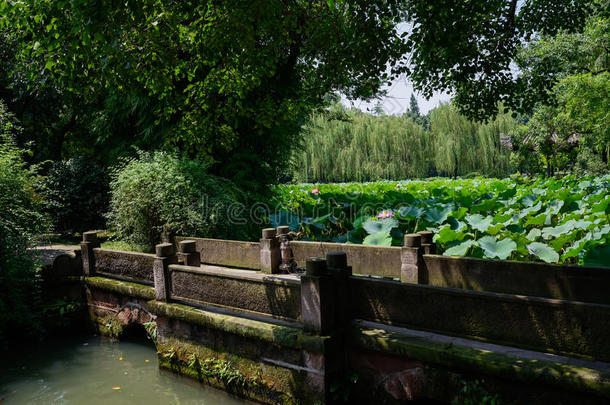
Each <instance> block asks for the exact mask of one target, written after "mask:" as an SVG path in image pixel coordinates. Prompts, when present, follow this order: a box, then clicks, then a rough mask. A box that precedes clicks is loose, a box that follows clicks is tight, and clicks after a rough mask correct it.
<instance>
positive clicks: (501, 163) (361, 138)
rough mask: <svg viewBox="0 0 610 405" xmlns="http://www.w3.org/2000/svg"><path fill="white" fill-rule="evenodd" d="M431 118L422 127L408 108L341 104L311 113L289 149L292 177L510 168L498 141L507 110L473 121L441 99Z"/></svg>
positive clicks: (507, 125) (506, 126)
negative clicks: (379, 110) (384, 111)
mask: <svg viewBox="0 0 610 405" xmlns="http://www.w3.org/2000/svg"><path fill="white" fill-rule="evenodd" d="M429 118H430V129H429V130H428V131H426V130H424V128H423V127H422V126H421V125H420V124H418V123H416V122H415V121H414V120H413V119H412V118H411V117H409V116H408V114H405V115H404V116H402V117H399V116H392V115H381V116H376V115H371V114H366V113H363V112H361V111H358V110H350V109H346V108H345V107H343V106H342V105H341V104H336V105H334V106H333V107H332V108H330V109H329V110H327V111H323V112H318V113H314V114H313V115H312V116H311V119H310V120H309V122H308V123H307V124H306V125H305V126H304V128H303V134H302V135H303V137H302V145H301V147H300V148H298V149H297V152H295V154H294V155H293V166H292V167H293V168H294V169H293V178H294V180H296V181H301V182H340V181H370V180H379V179H405V178H413V177H426V176H430V175H437V174H438V175H445V176H447V175H449V176H463V175H467V174H471V173H478V174H482V175H489V176H503V175H506V174H508V173H509V172H510V170H511V168H510V151H509V150H508V149H506V148H505V147H504V146H502V145H501V142H500V139H501V135H502V134H508V133H509V132H510V131H511V129H513V128H515V127H516V122H515V120H513V119H512V118H511V116H510V115H508V114H501V115H498V117H497V118H496V119H495V120H493V121H490V122H488V123H477V122H474V121H471V120H469V119H468V118H466V117H464V116H462V115H460V114H459V113H458V111H457V109H456V108H455V107H453V106H451V105H449V104H444V105H441V106H440V107H438V108H435V109H434V110H432V111H431V112H430V117H429Z"/></svg>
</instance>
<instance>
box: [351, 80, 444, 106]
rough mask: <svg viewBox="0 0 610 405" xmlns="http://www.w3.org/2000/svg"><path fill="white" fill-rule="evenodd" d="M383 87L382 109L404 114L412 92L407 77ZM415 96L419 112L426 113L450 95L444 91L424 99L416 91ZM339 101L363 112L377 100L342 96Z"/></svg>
mask: <svg viewBox="0 0 610 405" xmlns="http://www.w3.org/2000/svg"><path fill="white" fill-rule="evenodd" d="M383 89H384V90H387V91H388V94H387V95H386V96H385V97H381V98H380V101H381V104H382V106H383V111H384V112H385V113H386V114H391V115H402V114H404V113H405V111H406V110H407V109H408V108H409V100H410V99H411V94H412V93H413V85H412V83H410V82H409V80H408V78H407V77H406V76H401V77H400V78H398V79H396V80H395V81H394V82H392V84H391V85H390V86H385V87H384V88H383ZM415 98H416V99H417V103H418V104H419V112H420V113H421V114H426V113H428V111H430V110H431V109H433V108H435V107H437V106H438V105H439V103H440V102H441V101H449V100H450V99H451V96H450V95H449V94H446V93H437V94H434V95H433V96H432V98H431V99H429V100H426V98H424V97H423V96H422V95H420V94H418V93H417V92H416V93H415ZM341 101H342V102H343V104H344V105H346V106H348V107H355V108H358V109H359V110H362V111H365V112H372V111H373V109H374V108H375V104H377V100H371V101H369V102H366V101H363V100H348V99H346V98H345V97H342V99H341Z"/></svg>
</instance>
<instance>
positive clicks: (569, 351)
mask: <svg viewBox="0 0 610 405" xmlns="http://www.w3.org/2000/svg"><path fill="white" fill-rule="evenodd" d="M285 232H286V229H284V228H278V230H277V231H276V230H275V229H266V230H264V231H263V235H262V236H263V237H262V239H261V240H260V242H256V243H254V242H241V241H225V240H215V239H198V238H181V237H177V238H176V240H175V244H160V245H158V246H157V248H156V253H155V254H143V253H134V252H123V251H113V250H108V249H102V248H100V243H99V241H98V239H97V235H96V233H95V232H87V233H85V234H84V235H83V242H82V244H81V249H80V253H77V254H73V255H71V256H69V257H63V256H60V257H58V258H57V259H56V260H55V262H56V264H55V266H54V270H53V272H54V274H55V275H57V276H58V277H59V275H61V274H63V273H65V271H64V272H63V273H62V269H65V268H70V269H71V272H72V273H73V272H74V271H75V270H74V269H78V271H82V285H83V289H84V291H85V296H86V302H87V307H88V309H89V311H88V312H89V320H90V321H91V325H92V326H93V327H94V328H95V329H96V330H98V331H100V332H101V333H104V334H107V335H112V336H115V337H119V338H120V336H121V335H122V334H123V333H126V331H128V330H129V329H130V328H131V327H134V325H136V326H138V327H140V325H141V326H142V327H144V328H145V329H146V331H147V332H148V333H149V335H150V336H152V338H154V339H155V342H156V345H157V350H158V355H159V361H160V365H161V366H162V367H164V368H167V369H170V370H173V371H175V372H177V373H181V374H184V375H188V376H191V377H193V378H196V379H198V380H200V381H202V382H205V383H207V384H210V385H213V386H216V387H219V388H222V389H225V390H227V391H229V392H232V393H234V394H236V395H240V396H243V397H245V398H249V399H252V400H255V401H258V402H262V403H268V404H297V403H298V404H331V403H345V402H347V403H362V404H372V403H375V404H394V403H409V401H431V400H433V401H439V402H441V403H448V402H450V401H452V400H454V399H455V398H456V396H457V395H459V392H460V391H461V390H462V388H463V387H464V386H468V384H469V382H470V383H472V381H480V382H481V383H480V386H482V387H484V389H485V390H487V391H489V392H491V393H497V394H498V395H499V396H500V397H501V398H502V400H503V402H502V403H519V404H575V403H579V404H583V405H584V404H606V403H610V378H609V377H610V344H609V343H608V342H609V341H610V339H609V338H610V293H609V291H610V288H609V287H610V269H605V268H587V267H576V266H558V265H546V264H538V263H516V262H506V261H489V260H481V259H473V258H451V257H445V256H439V255H436V254H435V253H436V252H435V246H434V244H433V243H432V235H431V234H430V233H425V232H424V233H422V234H414V235H406V236H405V246H403V247H371V246H361V245H343V244H341V245H340V244H332V243H314V242H292V243H291V248H292V250H293V252H294V256H295V259H296V261H297V263H299V264H301V265H304V266H305V268H306V272H305V273H304V274H302V275H300V276H299V275H294V274H279V273H278V272H279V264H280V250H279V248H280V247H279V242H278V238H277V235H276V233H280V234H282V233H285ZM72 273H71V274H72Z"/></svg>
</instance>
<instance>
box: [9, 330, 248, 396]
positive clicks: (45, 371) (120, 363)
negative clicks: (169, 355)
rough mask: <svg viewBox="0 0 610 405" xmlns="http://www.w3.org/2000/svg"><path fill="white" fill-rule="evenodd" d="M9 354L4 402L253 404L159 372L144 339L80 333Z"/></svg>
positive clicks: (153, 356)
mask: <svg viewBox="0 0 610 405" xmlns="http://www.w3.org/2000/svg"><path fill="white" fill-rule="evenodd" d="M17 352H18V353H17ZM9 357H10V358H4V359H2V360H0V404H2V405H9V404H36V405H39V404H83V405H95V404H112V405H115V404H117V405H120V404H180V405H186V404H189V405H190V404H204V405H219V404H223V405H225V404H226V405H234V404H235V405H237V404H240V405H244V404H247V403H248V402H245V401H243V400H239V399H237V398H235V397H232V396H230V395H228V394H227V393H225V392H223V391H219V390H216V389H213V388H211V387H208V386H205V385H202V384H199V383H198V382H196V381H193V380H191V379H188V378H184V377H180V376H177V375H174V374H172V373H170V372H167V371H164V370H160V369H159V366H158V363H157V355H156V352H155V348H154V347H153V346H152V345H147V344H143V343H132V342H113V341H111V340H109V339H107V338H102V337H94V336H90V337H80V338H71V339H70V340H63V341H61V342H49V343H47V344H45V345H44V346H43V347H40V348H34V349H26V350H25V351H24V350H23V349H19V350H14V351H13V353H9Z"/></svg>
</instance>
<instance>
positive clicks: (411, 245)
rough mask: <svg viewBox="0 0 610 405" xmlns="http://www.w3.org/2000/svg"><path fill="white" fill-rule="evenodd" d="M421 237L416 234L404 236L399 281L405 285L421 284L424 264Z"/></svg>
mask: <svg viewBox="0 0 610 405" xmlns="http://www.w3.org/2000/svg"><path fill="white" fill-rule="evenodd" d="M421 240H422V237H421V235H419V234H417V233H410V234H406V235H405V245H404V246H403V248H402V251H401V255H400V257H401V262H402V264H401V267H400V281H403V282H405V283H414V284H419V283H422V281H423V280H422V277H421V273H422V272H421V269H422V267H423V263H424V258H423V254H424V248H422V245H421Z"/></svg>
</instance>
